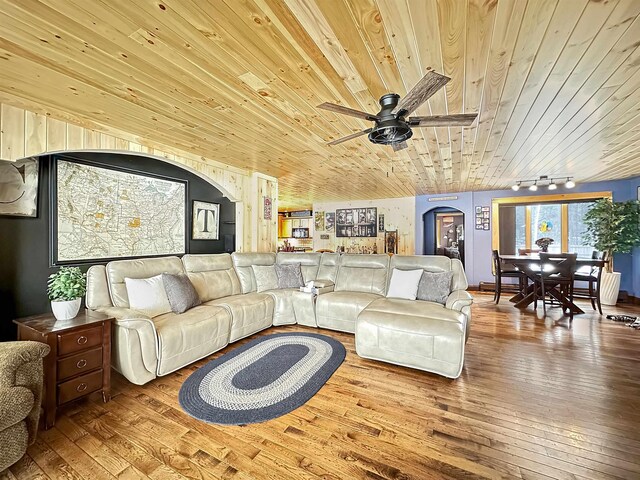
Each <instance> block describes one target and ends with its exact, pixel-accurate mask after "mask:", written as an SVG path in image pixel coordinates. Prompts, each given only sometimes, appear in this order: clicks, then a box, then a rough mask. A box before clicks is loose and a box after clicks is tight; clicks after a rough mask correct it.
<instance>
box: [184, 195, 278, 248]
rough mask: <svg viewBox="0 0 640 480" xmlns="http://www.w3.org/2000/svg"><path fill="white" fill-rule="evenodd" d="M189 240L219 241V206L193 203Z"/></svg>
mask: <svg viewBox="0 0 640 480" xmlns="http://www.w3.org/2000/svg"><path fill="white" fill-rule="evenodd" d="M265 198H267V197H265ZM269 200H271V199H269ZM265 220H266V219H265ZM191 238H192V239H193V240H219V239H220V205H219V204H217V203H209V202H200V201H198V200H194V201H193V219H192V221H191Z"/></svg>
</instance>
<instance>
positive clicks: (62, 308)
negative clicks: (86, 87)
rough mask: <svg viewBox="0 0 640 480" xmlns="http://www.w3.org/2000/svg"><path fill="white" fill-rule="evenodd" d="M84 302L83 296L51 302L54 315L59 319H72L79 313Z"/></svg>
mask: <svg viewBox="0 0 640 480" xmlns="http://www.w3.org/2000/svg"><path fill="white" fill-rule="evenodd" d="M81 302H82V298H76V299H75V300H69V301H62V302H53V301H52V302H51V310H53V315H54V316H55V317H56V319H58V320H70V319H72V318H74V317H75V316H76V315H78V311H79V310H80V303H81Z"/></svg>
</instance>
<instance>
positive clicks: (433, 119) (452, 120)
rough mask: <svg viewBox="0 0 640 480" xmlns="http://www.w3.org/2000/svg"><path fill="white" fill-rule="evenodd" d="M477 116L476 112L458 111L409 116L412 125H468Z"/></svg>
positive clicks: (408, 120)
mask: <svg viewBox="0 0 640 480" xmlns="http://www.w3.org/2000/svg"><path fill="white" fill-rule="evenodd" d="M476 118H478V114H477V113H459V114H457V115H432V116H429V117H409V118H408V119H407V122H409V125H411V126H412V127H469V126H471V125H472V124H473V122H475V121H476Z"/></svg>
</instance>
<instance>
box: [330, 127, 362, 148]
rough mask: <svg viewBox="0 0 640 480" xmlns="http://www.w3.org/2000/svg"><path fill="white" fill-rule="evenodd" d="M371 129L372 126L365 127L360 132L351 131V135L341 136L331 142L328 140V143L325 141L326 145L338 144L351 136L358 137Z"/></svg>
mask: <svg viewBox="0 0 640 480" xmlns="http://www.w3.org/2000/svg"><path fill="white" fill-rule="evenodd" d="M371 130H373V129H372V128H367V129H366V130H363V131H361V132H358V133H352V134H351V135H347V136H346V137H342V138H339V139H337V140H334V141H332V142H329V143H327V145H338V144H339V143H342V142H346V141H347V140H351V139H352V138H357V137H360V136H362V135H366V134H367V133H369V132H370V131H371Z"/></svg>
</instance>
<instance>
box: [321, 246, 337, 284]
mask: <svg viewBox="0 0 640 480" xmlns="http://www.w3.org/2000/svg"><path fill="white" fill-rule="evenodd" d="M338 265H340V254H339V253H329V252H324V253H323V254H322V257H321V258H320V267H319V268H318V275H317V276H316V278H317V279H319V280H331V281H332V282H334V283H335V281H336V278H338Z"/></svg>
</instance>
